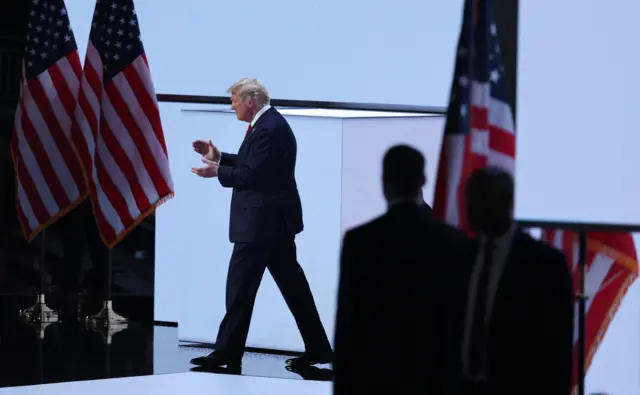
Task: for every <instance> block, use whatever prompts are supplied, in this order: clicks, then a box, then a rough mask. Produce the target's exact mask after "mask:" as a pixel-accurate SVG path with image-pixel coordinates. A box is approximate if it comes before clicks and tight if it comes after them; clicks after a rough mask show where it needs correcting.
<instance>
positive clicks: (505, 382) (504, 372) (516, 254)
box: [452, 231, 574, 395]
mask: <svg viewBox="0 0 640 395" xmlns="http://www.w3.org/2000/svg"><path fill="white" fill-rule="evenodd" d="M477 250H478V243H477V241H473V242H470V248H469V250H468V251H469V254H470V255H469V257H468V260H467V265H466V268H465V269H464V270H463V273H462V275H461V276H460V278H461V282H460V283H459V292H458V295H459V297H460V298H459V299H458V301H457V303H458V306H459V314H458V315H457V320H458V322H457V325H456V327H457V329H458V331H456V333H455V335H454V336H455V339H454V340H455V342H456V344H457V346H456V349H455V351H454V352H453V353H452V354H453V355H457V356H460V359H459V360H461V355H462V352H461V349H460V348H459V346H460V343H459V342H461V340H462V333H463V332H462V329H463V324H464V314H465V311H466V303H467V295H468V294H467V287H468V284H469V278H470V275H471V271H472V266H473V264H475V259H476V255H477ZM573 295H574V294H573V281H572V279H571V274H570V271H569V268H568V266H567V262H566V259H565V257H564V255H563V254H562V253H561V252H559V251H558V250H556V249H554V248H552V247H550V246H548V245H547V244H544V243H542V242H540V241H537V240H535V239H533V238H531V237H530V236H528V235H526V234H525V233H523V232H521V231H516V233H515V234H514V237H513V241H512V245H511V251H510V254H509V256H508V258H507V262H506V263H505V266H504V271H503V272H502V277H501V279H500V282H499V285H498V289H497V293H496V295H495V300H494V305H493V310H492V316H491V320H490V323H489V339H488V346H487V349H488V352H487V359H488V361H487V364H488V375H489V393H491V394H493V395H513V394H515V393H518V394H532V395H533V394H536V395H539V394H549V395H556V394H557V395H567V394H570V393H571V376H572V373H573V371H572V362H573V311H574V310H573V309H574V307H573ZM460 374H461V375H462V373H461V368H460ZM460 380H462V376H461V378H460Z"/></svg>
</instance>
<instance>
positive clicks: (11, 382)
mask: <svg viewBox="0 0 640 395" xmlns="http://www.w3.org/2000/svg"><path fill="white" fill-rule="evenodd" d="M3 318H4V319H3V320H2V323H1V324H0V366H2V367H3V368H2V369H0V387H13V386H24V385H34V384H48V383H59V382H69V381H84V380H97V379H106V378H120V377H132V376H147V375H154V374H155V375H159V374H169V373H183V372H189V371H200V372H202V370H199V369H197V368H195V369H194V366H193V365H191V364H190V363H189V361H190V360H191V358H193V357H196V356H200V355H205V354H208V353H209V352H211V351H212V350H211V349H207V348H204V347H201V346H194V345H189V344H188V343H181V342H179V341H178V333H177V331H178V329H177V328H174V327H163V326H152V325H143V324H136V323H133V322H130V323H129V325H128V327H127V328H126V329H124V330H121V331H119V332H117V333H111V334H110V335H109V334H108V333H106V332H105V330H93V329H90V328H88V327H87V325H86V324H85V323H84V322H83V321H79V320H65V321H63V322H58V323H54V324H50V325H46V326H42V325H31V324H27V323H23V322H20V321H18V320H17V319H15V320H7V319H6V316H5V317H3ZM112 332H113V330H112ZM290 357H291V356H286V355H272V354H260V353H251V352H248V353H246V354H245V357H244V360H243V367H242V371H241V372H239V373H238V372H234V374H241V375H243V376H261V377H276V378H288V379H306V380H317V381H330V380H331V378H332V372H331V370H330V369H328V366H318V367H312V368H308V369H306V370H304V371H298V372H292V371H290V370H287V366H286V364H285V360H286V359H287V358H290ZM212 373H226V372H224V371H219V372H212Z"/></svg>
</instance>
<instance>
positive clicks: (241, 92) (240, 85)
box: [227, 78, 271, 122]
mask: <svg viewBox="0 0 640 395" xmlns="http://www.w3.org/2000/svg"><path fill="white" fill-rule="evenodd" d="M227 93H231V108H233V110H234V111H235V112H236V116H237V117H238V119H239V120H241V121H244V122H251V121H252V120H253V117H254V116H255V115H256V114H257V113H258V111H260V109H261V108H262V107H264V106H265V105H267V104H269V101H270V100H271V98H270V97H269V92H268V91H267V88H265V87H264V85H262V84H261V83H260V82H258V80H257V79H255V78H243V79H241V80H240V81H238V82H236V83H235V84H233V85H231V87H230V88H229V89H227Z"/></svg>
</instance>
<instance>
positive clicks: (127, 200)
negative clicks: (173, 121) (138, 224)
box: [96, 135, 142, 228]
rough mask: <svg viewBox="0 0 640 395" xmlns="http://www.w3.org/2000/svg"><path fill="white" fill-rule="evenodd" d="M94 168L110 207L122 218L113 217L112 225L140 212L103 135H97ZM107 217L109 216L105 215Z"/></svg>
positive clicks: (130, 218)
mask: <svg viewBox="0 0 640 395" xmlns="http://www.w3.org/2000/svg"><path fill="white" fill-rule="evenodd" d="M96 158H97V160H96V168H97V170H98V173H97V174H98V178H99V179H100V184H101V185H102V189H103V190H104V191H105V194H106V196H108V197H109V201H110V202H111V207H113V209H115V212H117V213H120V216H121V217H122V220H120V219H119V218H114V221H116V220H117V222H115V223H114V224H113V225H112V227H113V228H116V227H118V223H120V224H121V223H122V222H124V223H130V222H132V221H133V218H135V217H137V216H139V215H140V214H141V212H142V211H141V210H140V209H139V208H138V204H137V202H136V200H135V196H134V192H133V191H132V189H131V187H130V186H129V185H130V184H129V182H128V180H127V178H126V176H125V174H124V173H123V172H122V171H121V169H120V167H119V166H118V163H116V161H115V160H114V158H113V156H112V155H111V152H109V150H108V149H107V146H106V145H105V143H104V140H103V136H102V135H100V136H98V154H97V155H96ZM107 218H109V219H110V218H111V217H109V216H107Z"/></svg>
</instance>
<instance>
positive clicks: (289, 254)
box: [267, 237, 332, 365]
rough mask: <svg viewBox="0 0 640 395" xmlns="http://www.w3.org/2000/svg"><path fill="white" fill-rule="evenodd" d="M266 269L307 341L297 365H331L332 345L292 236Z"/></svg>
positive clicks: (304, 339)
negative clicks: (299, 261) (298, 258)
mask: <svg viewBox="0 0 640 395" xmlns="http://www.w3.org/2000/svg"><path fill="white" fill-rule="evenodd" d="M267 267H268V268H269V272H270V273H271V276H272V277H273V279H274V281H275V282H276V285H277V286H278V288H279V289H280V292H281V293H282V296H283V297H284V300H285V302H286V303H287V306H288V307H289V310H291V313H292V314H293V318H294V319H295V320H296V324H297V325H298V329H299V330H300V334H301V335H302V340H303V341H304V345H305V354H304V355H303V357H301V358H298V359H296V360H295V362H300V363H304V364H309V365H313V364H317V363H329V362H331V359H332V351H331V343H330V342H329V339H328V337H327V333H326V332H325V330H324V327H323V326H322V321H321V320H320V315H319V314H318V309H317V307H316V303H315V301H314V300H313V294H312V293H311V288H310V287H309V282H308V281H307V278H306V276H305V274H304V271H303V270H302V267H300V264H299V263H298V260H297V257H296V244H295V241H294V239H293V237H292V238H290V239H285V240H283V241H281V242H279V243H278V245H277V248H276V249H275V250H274V254H272V256H271V258H270V259H269V263H268V266H267Z"/></svg>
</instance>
